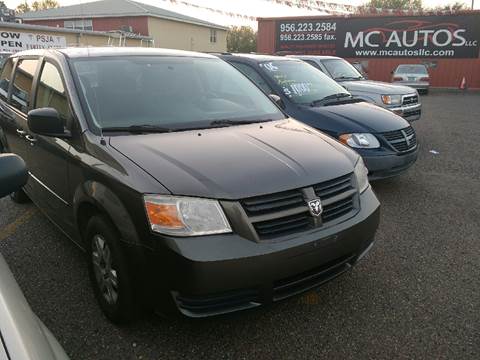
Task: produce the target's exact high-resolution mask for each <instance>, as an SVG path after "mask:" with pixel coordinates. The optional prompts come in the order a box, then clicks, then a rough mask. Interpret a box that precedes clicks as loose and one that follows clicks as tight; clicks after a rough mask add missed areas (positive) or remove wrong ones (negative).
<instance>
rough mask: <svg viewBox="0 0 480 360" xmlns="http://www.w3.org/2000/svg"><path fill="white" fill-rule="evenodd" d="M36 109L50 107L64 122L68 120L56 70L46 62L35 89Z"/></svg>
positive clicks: (65, 103)
mask: <svg viewBox="0 0 480 360" xmlns="http://www.w3.org/2000/svg"><path fill="white" fill-rule="evenodd" d="M35 107H36V108H43V107H51V108H54V109H56V110H57V111H58V113H59V115H60V117H61V118H62V119H64V120H68V119H70V117H71V116H70V107H69V105H68V98H67V94H66V92H65V88H64V86H63V81H62V77H61V76H60V72H59V71H58V69H57V68H56V67H55V66H54V65H53V64H51V63H49V62H46V63H45V65H44V66H43V69H42V73H41V75H40V81H39V83H38V88H37V99H36V101H35Z"/></svg>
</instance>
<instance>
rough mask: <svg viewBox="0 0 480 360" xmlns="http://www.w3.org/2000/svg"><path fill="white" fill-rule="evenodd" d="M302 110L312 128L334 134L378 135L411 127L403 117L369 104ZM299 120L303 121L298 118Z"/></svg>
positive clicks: (360, 103)
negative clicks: (365, 133)
mask: <svg viewBox="0 0 480 360" xmlns="http://www.w3.org/2000/svg"><path fill="white" fill-rule="evenodd" d="M302 110H303V111H302V112H307V116H306V117H308V118H309V121H308V122H307V123H308V124H309V125H310V126H313V127H314V128H317V129H319V130H323V131H326V132H329V133H332V134H345V133H354V132H369V133H378V132H386V131H393V130H399V129H404V128H406V127H408V126H409V124H408V122H407V121H406V120H405V119H403V118H402V117H400V116H398V115H395V114H394V113H393V112H391V111H389V110H385V109H384V108H381V107H379V106H376V105H373V104H370V103H367V102H358V103H353V104H343V105H330V106H318V107H310V106H303V107H302ZM312 115H314V116H312ZM297 118H298V120H303V119H300V118H299V117H298V116H297Z"/></svg>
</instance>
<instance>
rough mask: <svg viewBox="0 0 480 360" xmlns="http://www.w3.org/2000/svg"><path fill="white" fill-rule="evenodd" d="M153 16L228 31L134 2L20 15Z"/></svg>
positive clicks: (114, 0) (107, 1) (106, 0)
mask: <svg viewBox="0 0 480 360" xmlns="http://www.w3.org/2000/svg"><path fill="white" fill-rule="evenodd" d="M127 16H151V17H156V18H161V19H166V20H173V21H180V22H185V23H189V24H195V25H200V26H206V27H212V28H217V29H221V30H227V28H226V27H224V26H221V25H218V24H214V23H211V22H208V21H204V20H201V19H197V18H194V17H191V16H186V15H183V14H179V13H176V12H173V11H169V10H165V9H162V8H159V7H156V6H151V5H147V4H142V3H139V2H136V1H132V0H101V1H94V2H88V3H83V4H77V5H71V6H62V7H59V8H54V9H48V10H41V11H30V12H27V13H25V14H22V15H19V17H20V18H22V19H23V20H25V21H29V20H52V19H79V18H99V17H127Z"/></svg>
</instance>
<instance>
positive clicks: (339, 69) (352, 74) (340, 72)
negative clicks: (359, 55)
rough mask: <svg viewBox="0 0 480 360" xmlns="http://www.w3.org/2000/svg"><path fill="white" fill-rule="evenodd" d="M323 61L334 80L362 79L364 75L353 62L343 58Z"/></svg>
mask: <svg viewBox="0 0 480 360" xmlns="http://www.w3.org/2000/svg"><path fill="white" fill-rule="evenodd" d="M322 63H323V66H325V68H326V69H327V71H328V72H329V73H330V75H331V76H332V78H333V79H334V80H342V79H361V78H362V77H363V76H362V74H360V73H359V72H358V70H357V69H355V68H354V67H353V65H352V64H350V63H349V62H348V61H345V60H343V59H330V60H323V61H322Z"/></svg>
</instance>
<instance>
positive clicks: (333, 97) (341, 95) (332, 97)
mask: <svg viewBox="0 0 480 360" xmlns="http://www.w3.org/2000/svg"><path fill="white" fill-rule="evenodd" d="M345 97H351V95H350V94H349V93H338V94H332V95H328V96H325V97H324V98H322V99H319V100H314V101H312V102H311V103H310V106H316V105H318V104H322V103H324V102H326V101H328V100H339V99H342V98H345Z"/></svg>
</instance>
